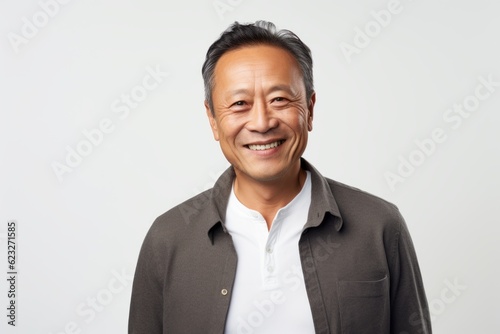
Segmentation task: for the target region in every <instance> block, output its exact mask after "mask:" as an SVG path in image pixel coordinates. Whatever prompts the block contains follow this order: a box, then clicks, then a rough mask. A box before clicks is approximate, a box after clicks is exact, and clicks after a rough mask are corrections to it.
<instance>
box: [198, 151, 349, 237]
mask: <svg viewBox="0 0 500 334" xmlns="http://www.w3.org/2000/svg"><path fill="white" fill-rule="evenodd" d="M300 162H301V167H302V168H303V169H304V170H308V171H309V172H310V173H311V186H312V189H311V206H310V208H309V214H308V218H307V222H306V224H305V225H304V230H306V229H308V228H311V227H316V226H319V225H320V224H321V223H322V222H323V221H324V218H325V215H330V216H332V217H333V223H334V224H335V229H336V230H337V231H339V230H340V229H341V228H342V224H343V222H342V216H341V215H340V210H339V207H338V205H337V202H336V201H335V198H334V197H333V194H332V190H331V188H330V185H329V184H328V180H327V179H326V178H324V177H323V176H322V175H321V174H320V173H319V172H318V171H317V170H316V168H314V167H313V166H312V165H311V164H310V163H309V162H308V161H307V160H305V159H304V158H301V159H300ZM234 177H235V172H234V169H233V167H232V166H231V167H229V168H228V169H226V171H225V172H224V173H222V175H221V176H220V177H219V179H217V181H216V182H215V185H214V187H213V188H212V190H211V193H210V200H209V203H208V206H207V207H206V209H207V210H206V212H205V219H204V221H205V222H206V224H207V225H206V227H207V230H208V235H209V237H210V239H211V240H212V242H213V232H214V230H215V228H216V227H218V226H220V227H222V229H223V230H224V232H226V228H225V225H224V221H225V218H226V209H227V203H228V199H229V195H230V192H231V188H232V184H233V180H234Z"/></svg>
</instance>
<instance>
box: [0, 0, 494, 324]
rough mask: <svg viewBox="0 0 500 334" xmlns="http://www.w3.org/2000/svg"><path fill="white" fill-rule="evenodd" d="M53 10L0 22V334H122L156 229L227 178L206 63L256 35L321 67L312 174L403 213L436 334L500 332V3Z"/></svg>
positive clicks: (16, 13) (40, 7) (33, 8)
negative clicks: (12, 316)
mask: <svg viewBox="0 0 500 334" xmlns="http://www.w3.org/2000/svg"><path fill="white" fill-rule="evenodd" d="M60 1H61V2H57V1H56V0H40V1H31V0H30V1H21V2H12V1H9V2H7V1H2V2H1V3H0V113H1V121H0V136H1V138H0V139H1V140H0V181H1V182H0V254H1V255H0V259H1V260H0V262H1V265H0V268H2V272H3V274H2V277H4V276H3V275H5V276H6V275H7V274H6V273H7V239H6V237H7V234H6V233H7V222H8V221H10V220H15V221H17V224H18V239H17V269H18V273H19V274H18V282H17V283H18V286H17V293H18V294H17V304H16V305H17V323H16V325H17V326H16V327H15V328H13V327H12V326H9V325H7V320H8V318H7V317H6V314H7V311H6V307H7V303H8V299H7V290H8V286H7V281H6V280H5V279H2V280H1V283H0V296H2V297H1V298H0V305H2V307H1V309H2V310H4V311H2V313H1V314H0V319H2V320H1V324H0V331H1V332H2V333H6V334H8V333H23V334H24V333H29V334H31V333H43V334H49V333H52V334H56V333H68V334H69V333H96V334H98V333H125V332H126V329H127V320H128V308H129V302H130V292H131V284H132V283H131V282H132V281H131V280H132V275H133V272H134V270H135V265H136V261H137V256H138V253H139V249H140V246H141V244H142V241H143V238H144V236H145V234H146V232H147V230H148V229H149V227H150V225H151V223H152V222H153V220H154V219H155V218H156V217H157V216H158V215H160V214H162V213H163V212H165V211H166V210H168V209H169V208H171V207H172V206H174V205H176V204H178V203H179V202H181V201H183V200H185V199H187V198H189V197H191V196H193V195H195V194H196V193H198V192H200V191H202V190H204V189H206V188H208V187H210V186H211V185H212V184H213V183H214V182H215V180H216V178H217V176H218V175H219V174H220V173H221V172H222V171H223V170H224V169H225V168H227V166H228V163H227V161H226V160H225V159H224V157H223V155H222V153H221V152H220V148H219V146H218V143H217V142H215V141H214V140H213V137H212V134H211V131H210V128H209V125H208V121H207V119H206V116H205V111H204V108H203V83H202V78H201V65H202V63H203V61H204V57H205V52H206V50H207V49H208V47H209V46H210V44H211V43H212V42H213V41H215V39H216V38H217V37H218V36H219V34H220V33H221V32H222V31H223V30H224V29H225V28H226V27H227V26H228V25H229V24H231V23H232V22H234V21H239V22H252V21H255V20H258V19H264V20H270V21H273V22H274V23H275V24H276V25H277V26H278V28H286V29H290V30H292V31H294V32H295V33H297V34H298V35H299V36H300V38H301V39H302V40H303V41H304V42H305V43H306V44H307V45H309V47H310V48H311V50H312V52H313V58H314V74H315V87H316V92H317V104H316V108H315V119H314V129H313V131H312V132H311V134H310V137H309V138H310V139H309V145H308V148H307V150H306V152H305V154H304V157H306V158H307V159H308V160H309V161H310V162H311V163H313V164H314V165H315V167H316V168H317V169H319V171H320V172H321V173H322V174H323V175H325V176H328V177H330V178H333V179H335V180H337V181H340V182H343V183H346V184H349V185H352V186H354V187H357V188H360V189H363V190H365V191H368V192H370V193H373V194H375V195H377V196H380V197H382V198H385V199H387V200H388V201H391V202H393V203H395V204H396V205H397V206H398V207H399V209H400V210H401V212H402V214H403V216H404V217H405V219H406V221H407V224H408V227H409V229H410V232H411V235H412V237H413V242H414V244H415V248H416V250H417V254H418V258H419V261H420V267H421V271H422V274H423V278H424V283H425V287H426V291H427V296H428V300H429V303H430V306H431V314H432V318H433V326H434V332H435V333H453V334H462V333H463V334H469V333H484V334H487V333H499V332H500V320H499V319H500V318H499V317H498V315H499V313H500V307H499V302H498V299H499V298H500V293H499V288H498V278H499V274H500V272H499V269H498V268H499V267H498V263H500V256H499V254H500V251H499V247H498V240H499V237H498V233H499V232H500V229H499V227H498V225H499V223H500V221H499V218H498V211H497V210H498V202H499V199H500V198H499V197H500V196H499V195H498V189H499V187H500V177H499V176H498V170H500V152H499V149H498V145H499V144H500V135H499V131H498V128H499V125H500V109H499V108H500V84H499V82H500V63H499V59H500V45H499V40H498V33H499V32H500V19H499V13H500V3H498V2H497V1H494V0H475V1H472V0H469V1H466V0H455V1H451V0H446V1H430V0H413V1H411V0H401V1H395V0H393V1H385V0H384V1H379V0H376V1H373V0H372V1H368V0H363V1H347V0H345V1H331V2H327V1H319V0H315V1H307V2H306V1H297V0H294V1H290V0H287V1H284V0H280V1H264V0H221V1H212V0H207V1H201V0H194V1H183V2H181V1H152V0H146V1H128V0H125V1H97V0H90V1H78V0H73V1H68V0H65V1H62V0H60ZM388 13H389V14H388ZM155 72H156V76H155V77H153V76H151V73H155ZM166 73H168V74H166ZM148 75H149V76H151V77H148ZM154 78H156V81H155V80H154ZM144 80H146V85H147V87H145V86H144ZM488 81H489V82H490V83H489V84H487V85H486V84H484V82H488ZM478 94H479V95H478ZM126 96H131V97H132V100H130V101H129V102H128V103H129V104H128V105H127V104H126V103H127V102H125V100H124V99H126ZM454 108H455V109H454ZM460 108H462V113H461V114H460V113H459V112H457V110H459V109H460ZM468 110H470V111H468ZM96 129H99V130H96ZM103 129H104V130H105V131H106V133H105V132H103ZM96 131H100V132H96ZM436 131H437V132H436ZM99 133H102V136H100V135H99ZM436 133H437V135H436ZM433 135H435V138H433ZM88 138H92V140H93V143H92V142H91V141H90V139H88ZM436 139H438V140H437V141H436ZM431 140H432V142H431ZM78 150H80V153H82V152H83V153H84V154H83V153H82V154H81V156H80V159H78V158H77V157H75V156H73V155H74V154H75V153H74V152H76V154H78ZM73 151H74V152H73ZM70 152H73V153H70ZM68 159H69V160H68ZM67 160H68V161H69V164H71V165H72V167H71V166H69V165H68V161H67ZM63 166H66V167H65V168H64V167H63ZM388 175H389V181H388ZM391 180H392V181H391Z"/></svg>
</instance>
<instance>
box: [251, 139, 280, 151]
mask: <svg viewBox="0 0 500 334" xmlns="http://www.w3.org/2000/svg"><path fill="white" fill-rule="evenodd" d="M284 142H285V141H284V140H277V141H274V142H271V143H267V144H251V145H246V146H247V147H248V148H249V149H250V150H252V151H265V150H269V149H272V148H275V147H278V146H280V145H281V144H283V143H284Z"/></svg>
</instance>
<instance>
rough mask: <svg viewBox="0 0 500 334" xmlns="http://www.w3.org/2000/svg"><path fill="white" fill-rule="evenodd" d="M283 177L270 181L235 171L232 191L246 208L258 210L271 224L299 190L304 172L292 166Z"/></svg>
mask: <svg viewBox="0 0 500 334" xmlns="http://www.w3.org/2000/svg"><path fill="white" fill-rule="evenodd" d="M292 169H293V170H291V171H289V172H288V173H287V174H286V175H284V176H283V177H280V178H278V179H276V180H270V181H264V182H263V181H258V180H254V179H250V178H248V177H246V176H245V175H241V173H238V172H236V178H235V180H234V193H235V195H236V197H237V198H238V200H239V201H240V202H241V203H243V205H245V206H246V207H247V208H249V209H252V210H255V211H258V212H260V214H261V215H262V216H263V217H264V219H265V220H266V223H267V228H268V229H270V228H271V224H272V222H273V220H274V217H275V216H276V213H277V212H278V210H279V209H281V208H282V207H284V206H286V205H287V204H288V203H290V202H291V201H292V200H293V199H294V198H295V196H297V194H298V193H299V192H300V190H301V189H302V186H303V185H304V182H305V180H306V172H305V171H304V170H303V169H301V168H300V162H299V163H298V164H297V167H295V168H292Z"/></svg>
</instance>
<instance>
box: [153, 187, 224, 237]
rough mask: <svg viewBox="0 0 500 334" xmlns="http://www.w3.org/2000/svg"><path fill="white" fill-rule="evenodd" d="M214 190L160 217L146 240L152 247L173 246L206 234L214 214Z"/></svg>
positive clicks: (185, 202)
mask: <svg viewBox="0 0 500 334" xmlns="http://www.w3.org/2000/svg"><path fill="white" fill-rule="evenodd" d="M211 193H212V189H208V190H205V191H204V192H201V193H199V194H198V195H196V196H193V197H191V198H189V199H188V200H186V201H184V202H182V203H180V204H178V205H176V206H174V207H173V208H171V209H169V210H168V211H166V212H165V213H163V214H161V215H160V216H158V217H157V218H156V219H155V221H154V222H153V224H152V225H151V227H150V229H149V231H148V234H147V236H146V239H147V241H148V242H149V243H151V244H152V245H156V246H160V245H172V244H176V243H178V242H179V241H181V242H186V241H189V240H192V239H193V237H195V236H196V235H201V234H203V231H204V232H205V235H206V232H207V230H206V229H205V227H204V226H206V225H204V224H205V223H206V222H207V220H206V219H209V217H210V216H213V215H214V212H213V210H212V208H211V206H210V202H211Z"/></svg>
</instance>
